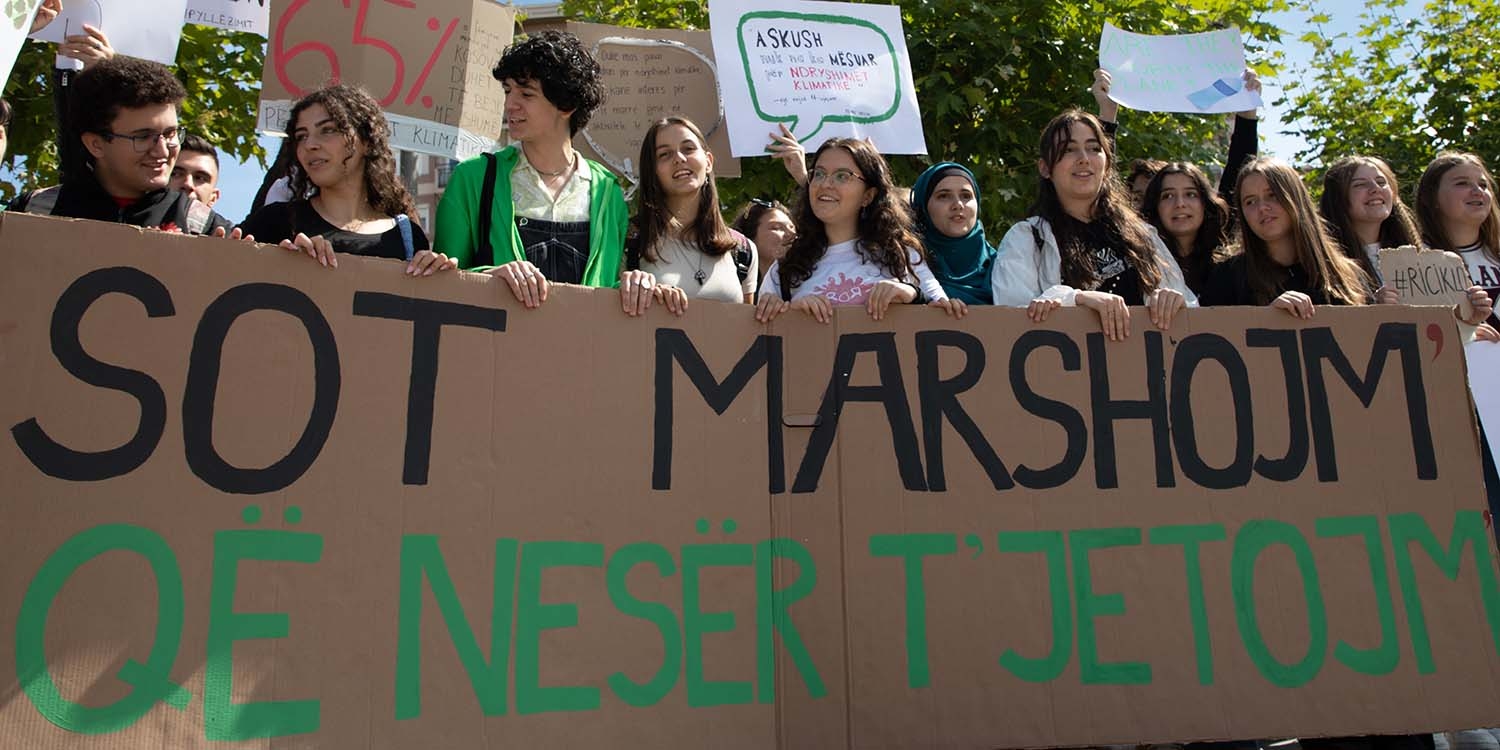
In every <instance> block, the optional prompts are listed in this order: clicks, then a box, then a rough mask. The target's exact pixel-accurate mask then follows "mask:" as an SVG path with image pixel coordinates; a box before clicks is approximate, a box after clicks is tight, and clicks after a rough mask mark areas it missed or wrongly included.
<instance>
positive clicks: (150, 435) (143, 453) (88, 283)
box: [10, 266, 176, 482]
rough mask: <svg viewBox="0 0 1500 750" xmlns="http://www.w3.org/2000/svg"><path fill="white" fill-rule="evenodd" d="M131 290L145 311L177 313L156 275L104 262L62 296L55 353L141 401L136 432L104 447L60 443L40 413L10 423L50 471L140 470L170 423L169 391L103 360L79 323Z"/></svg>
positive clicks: (73, 369) (98, 475)
mask: <svg viewBox="0 0 1500 750" xmlns="http://www.w3.org/2000/svg"><path fill="white" fill-rule="evenodd" d="M114 293H119V294H128V295H130V296H131V297H134V298H136V299H137V300H139V301H140V303H141V305H142V306H143V307H145V308H146V316H147V317H151V318H167V317H171V316H172V315H175V314H176V310H174V309H173V307H172V295H171V293H169V292H168V291H167V288H166V287H165V286H163V285H162V283H161V282H160V281H158V280H157V278H156V277H155V276H152V275H151V274H148V273H146V272H145V271H141V270H138V269H135V268H126V267H123V266H116V267H114V268H101V269H99V270H97V271H90V272H89V273H86V274H84V275H83V276H80V277H79V278H78V279H77V280H75V281H74V282H73V283H72V284H69V285H68V288H67V289H66V290H64V291H63V293H62V294H61V295H60V296H59V297H58V298H57V304H56V305H55V306H54V307H53V308H52V330H51V338H52V354H53V356H55V357H57V362H58V364H60V365H62V366H63V369H65V370H67V371H68V373H69V374H70V375H72V376H73V377H75V378H78V379H79V380H81V381H83V382H85V383H88V384H89V385H93V386H98V387H100V388H108V389H110V390H114V391H122V392H124V393H128V394H130V395H131V396H134V397H135V400H136V401H138V402H140V405H141V418H140V421H139V422H137V423H136V428H135V435H133V436H131V438H130V439H129V440H127V441H125V444H124V445H120V446H117V447H115V448H110V449H108V450H102V451H79V450H74V449H72V448H69V447H67V446H65V445H62V444H60V443H58V442H57V441H55V440H53V439H52V438H51V436H49V435H48V434H47V433H46V431H45V430H43V429H42V427H41V425H40V424H38V423H37V420H36V418H35V417H32V418H31V419H27V420H26V421H24V422H20V423H18V424H16V425H15V426H13V427H11V428H10V433H11V436H12V437H14V438H15V441H16V446H17V447H18V448H20V449H21V453H23V454H25V456H26V458H27V459H28V460H30V461H31V464H32V465H33V466H35V467H36V468H37V469H38V470H40V471H41V472H42V473H44V474H46V475H47V476H51V477H56V478H58V479H65V480H68V481H73V482H97V481H100V480H103V479H110V478H112V477H118V476H121V475H124V474H128V473H130V472H132V471H135V470H136V469H137V468H139V467H140V465H141V464H144V463H145V462H146V460H147V459H149V458H151V454H152V453H153V452H155V451H156V446H157V444H158V443H159V442H161V436H162V433H163V432H164V431H165V429H166V426H167V396H166V394H165V393H163V392H162V389H161V385H160V384H158V383H157V382H156V380H155V379H154V378H152V377H151V376H150V375H147V374H146V373H144V372H140V371H138V370H131V369H127V368H124V367H119V366H117V365H112V364H109V363H107V362H100V361H99V360H97V359H95V358H93V357H92V356H90V355H89V353H88V352H86V351H84V350H83V342H81V341H79V340H78V326H79V324H80V323H82V322H83V316H84V313H86V312H88V309H89V307H91V306H92V305H93V304H94V302H95V301H97V300H98V299H99V298H100V297H103V296H104V295H106V294H114Z"/></svg>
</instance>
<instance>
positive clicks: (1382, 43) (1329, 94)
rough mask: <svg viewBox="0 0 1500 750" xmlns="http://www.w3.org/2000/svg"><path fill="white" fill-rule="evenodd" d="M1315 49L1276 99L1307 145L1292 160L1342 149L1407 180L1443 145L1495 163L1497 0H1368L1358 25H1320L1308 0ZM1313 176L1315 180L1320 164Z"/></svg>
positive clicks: (1331, 155) (1317, 161)
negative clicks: (1420, 1)
mask: <svg viewBox="0 0 1500 750" xmlns="http://www.w3.org/2000/svg"><path fill="white" fill-rule="evenodd" d="M1301 8H1302V9H1303V10H1304V11H1306V12H1308V13H1310V14H1311V17H1310V20H1311V22H1312V28H1311V30H1309V31H1308V32H1307V33H1306V34H1303V35H1302V37H1301V40H1302V41H1303V42H1304V43H1306V44H1308V45H1311V46H1312V48H1313V55H1312V59H1311V62H1310V63H1309V64H1308V65H1307V66H1305V68H1299V69H1297V70H1294V71H1292V75H1290V76H1289V78H1288V80H1287V81H1286V83H1285V89H1284V90H1285V96H1284V98H1283V99H1282V100H1281V101H1279V102H1277V106H1278V107H1285V111H1286V113H1287V119H1288V120H1289V121H1292V122H1295V123H1297V124H1298V127H1299V128H1300V129H1299V130H1295V131H1294V132H1297V133H1298V134H1300V135H1301V136H1302V137H1303V138H1304V139H1306V140H1307V142H1308V144H1309V148H1308V149H1307V150H1305V151H1303V152H1301V153H1299V154H1297V158H1298V160H1299V161H1304V162H1309V163H1313V164H1314V165H1322V164H1327V163H1330V162H1332V161H1333V160H1335V159H1337V158H1339V157H1340V156H1344V155H1347V154H1372V155H1376V156H1380V157H1382V158H1384V159H1385V160H1386V161H1388V162H1390V164H1391V166H1392V168H1393V169H1395V171H1396V174H1397V175H1398V176H1399V177H1400V178H1401V179H1402V182H1403V184H1404V185H1405V186H1407V187H1412V188H1414V187H1415V186H1416V179H1417V177H1419V176H1420V175H1421V174H1422V170H1423V169H1424V168H1426V166H1427V162H1429V161H1431V159H1432V157H1433V156H1434V155H1435V154H1436V153H1437V152H1438V151H1440V150H1442V149H1447V148H1457V149H1463V150H1466V151H1473V152H1475V153H1478V154H1480V155H1481V156H1483V157H1484V158H1485V160H1486V161H1488V162H1489V163H1490V164H1491V165H1495V164H1496V163H1497V162H1500V71H1497V70H1496V68H1495V64H1494V60H1495V50H1496V49H1497V48H1500V4H1497V3H1495V2H1494V0H1432V2H1428V3H1426V4H1425V5H1422V6H1416V4H1415V3H1412V2H1409V0H1371V1H1370V2H1369V3H1368V4H1367V5H1366V7H1365V10H1364V11H1362V12H1361V14H1360V28H1359V29H1358V31H1355V32H1353V33H1352V34H1350V33H1340V34H1332V35H1330V34H1329V33H1327V27H1328V24H1329V21H1330V18H1329V16H1328V15H1327V14H1326V13H1320V12H1318V11H1319V8H1318V7H1317V5H1316V4H1314V3H1313V2H1311V0H1303V4H1302V6H1301ZM1311 178H1312V179H1321V169H1317V170H1313V172H1312V174H1311Z"/></svg>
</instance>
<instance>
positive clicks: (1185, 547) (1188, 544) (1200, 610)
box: [1147, 523, 1227, 685]
mask: <svg viewBox="0 0 1500 750" xmlns="http://www.w3.org/2000/svg"><path fill="white" fill-rule="evenodd" d="M1147 538H1148V539H1149V540H1150V542H1151V543H1152V544H1180V545H1182V563H1183V568H1184V569H1185V570H1186V573H1187V595H1188V621H1189V622H1191V623H1192V624H1193V652H1194V654H1195V656H1196V658H1197V662H1198V684H1200V685H1212V684H1214V642H1213V635H1212V633H1211V632H1210V631H1209V629H1208V604H1207V603H1206V602H1205V601H1204V599H1203V559H1202V555H1201V554H1200V553H1201V550H1200V548H1199V547H1200V545H1202V544H1203V543H1204V542H1222V541H1224V540H1225V539H1226V538H1227V536H1226V535H1225V533H1224V524H1222V523H1205V524H1185V525H1181V526H1157V527H1156V528H1154V529H1152V530H1151V532H1150V534H1149V535H1148V537H1147Z"/></svg>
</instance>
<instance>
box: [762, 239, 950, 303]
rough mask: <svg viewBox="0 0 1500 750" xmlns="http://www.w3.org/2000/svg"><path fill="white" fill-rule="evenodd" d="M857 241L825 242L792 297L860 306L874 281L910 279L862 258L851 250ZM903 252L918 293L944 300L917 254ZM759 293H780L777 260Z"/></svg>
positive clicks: (775, 295) (924, 263)
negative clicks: (818, 298) (805, 277)
mask: <svg viewBox="0 0 1500 750" xmlns="http://www.w3.org/2000/svg"><path fill="white" fill-rule="evenodd" d="M858 242H859V240H849V241H848V242H840V243H838V244H837V245H829V246H828V252H826V253H824V254H823V257H822V258H821V259H820V260H819V261H818V264H817V265H816V266H813V272H812V275H811V276H809V277H807V280H806V281H804V282H802V283H801V284H799V285H798V286H797V288H796V289H793V290H792V299H794V300H795V299H801V298H802V297H806V296H808V295H811V294H817V295H819V296H821V297H823V298H824V299H826V300H828V301H829V302H831V303H833V304H835V305H863V304H864V303H865V298H866V297H868V296H870V291H871V290H872V289H874V288H875V284H877V283H879V282H881V281H885V280H899V281H906V282H909V283H910V282H912V281H913V280H912V279H895V278H894V277H893V276H891V275H890V274H889V273H887V272H886V270H885V269H883V268H881V267H880V266H879V265H877V264H875V263H871V262H869V261H866V260H865V259H864V258H863V257H861V256H860V254H859V252H858V251H857V250H855V245H856V244H857V243H858ZM906 255H907V258H908V259H909V260H910V261H911V265H912V269H913V271H915V273H916V275H917V278H916V279H915V283H916V284H917V286H918V287H919V288H920V289H921V290H922V296H923V297H925V298H927V300H928V301H929V302H930V301H932V300H943V299H948V294H947V293H946V292H944V291H943V285H942V284H939V283H938V280H937V278H936V277H934V276H933V275H932V267H931V266H930V265H928V263H927V261H924V260H922V255H921V253H918V252H917V251H916V250H914V249H912V248H907V249H906ZM760 293H761V295H762V296H764V295H770V296H773V297H779V296H781V274H780V261H777V262H776V263H772V264H771V267H770V268H768V269H766V280H765V282H763V283H762V285H761V288H760Z"/></svg>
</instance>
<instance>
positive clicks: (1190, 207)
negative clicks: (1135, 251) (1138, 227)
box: [1141, 161, 1231, 294]
mask: <svg viewBox="0 0 1500 750" xmlns="http://www.w3.org/2000/svg"><path fill="white" fill-rule="evenodd" d="M1142 200H1143V203H1142V209H1141V217H1142V218H1144V219H1145V220H1146V223H1147V224H1150V225H1151V227H1152V228H1153V229H1155V230H1156V235H1157V236H1158V237H1161V238H1162V240H1163V241H1165V242H1166V244H1167V246H1168V247H1170V248H1171V249H1172V251H1173V253H1174V254H1175V255H1176V258H1177V264H1178V266H1179V267H1180V268H1182V275H1183V278H1184V280H1185V281H1186V282H1187V286H1188V288H1189V289H1191V290H1193V293H1194V294H1201V293H1202V292H1203V282H1204V281H1205V280H1206V279H1207V278H1208V269H1209V267H1210V266H1212V265H1213V260H1214V255H1215V254H1216V253H1218V252H1219V251H1221V250H1222V249H1223V247H1224V246H1225V245H1226V244H1228V243H1229V222H1230V218H1231V216H1230V211H1229V204H1228V203H1226V202H1224V199H1223V198H1222V197H1220V196H1219V191H1217V190H1215V189H1214V188H1213V187H1212V186H1211V185H1209V184H1208V176H1207V175H1205V174H1203V170H1201V169H1199V168H1198V167H1197V166H1196V165H1193V164H1188V163H1186V162H1180V161H1178V162H1172V163H1170V164H1167V165H1165V166H1163V167H1162V168H1161V169H1159V170H1157V172H1156V176H1154V177H1152V178H1151V182H1150V183H1148V184H1147V185H1146V190H1145V197H1144V198H1143V199H1142Z"/></svg>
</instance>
